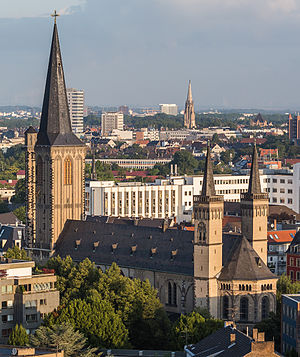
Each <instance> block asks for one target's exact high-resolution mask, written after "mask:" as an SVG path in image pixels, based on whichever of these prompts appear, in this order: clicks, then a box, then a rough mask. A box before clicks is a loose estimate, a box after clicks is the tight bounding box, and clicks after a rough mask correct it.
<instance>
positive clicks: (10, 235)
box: [0, 226, 25, 252]
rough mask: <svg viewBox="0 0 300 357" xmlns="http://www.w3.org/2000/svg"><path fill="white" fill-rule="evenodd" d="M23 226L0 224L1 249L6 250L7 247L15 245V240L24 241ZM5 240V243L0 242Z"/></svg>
mask: <svg viewBox="0 0 300 357" xmlns="http://www.w3.org/2000/svg"><path fill="white" fill-rule="evenodd" d="M24 235H25V227H24V226H17V227H16V226H2V227H1V228H0V242H1V249H0V250H1V251H3V252H6V251H7V249H8V248H12V247H14V246H15V241H16V240H19V241H21V244H22V243H24V238H25V237H24ZM2 241H5V244H4V245H3V244H2Z"/></svg>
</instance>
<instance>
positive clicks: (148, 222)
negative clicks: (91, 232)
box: [86, 216, 172, 228]
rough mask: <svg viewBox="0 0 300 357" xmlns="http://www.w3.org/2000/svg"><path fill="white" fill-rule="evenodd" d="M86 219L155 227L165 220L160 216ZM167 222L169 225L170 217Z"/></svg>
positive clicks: (88, 218) (93, 217)
mask: <svg viewBox="0 0 300 357" xmlns="http://www.w3.org/2000/svg"><path fill="white" fill-rule="evenodd" d="M86 220H87V221H90V222H102V223H115V224H126V225H129V226H132V225H137V226H139V227H157V228H162V227H163V224H164V222H165V220H164V219H161V218H153V219H151V218H142V219H141V218H140V219H132V218H129V217H114V216H88V217H87V219H86ZM167 224H168V226H169V227H170V226H171V224H172V219H168V220H167Z"/></svg>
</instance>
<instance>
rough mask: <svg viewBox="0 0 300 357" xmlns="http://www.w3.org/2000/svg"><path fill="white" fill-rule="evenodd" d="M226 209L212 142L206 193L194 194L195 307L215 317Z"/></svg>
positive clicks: (204, 187)
mask: <svg viewBox="0 0 300 357" xmlns="http://www.w3.org/2000/svg"><path fill="white" fill-rule="evenodd" d="M223 208H224V202H223V197H222V196H217V195H216V190H215V183H214V177H213V167H212V162H211V157H210V145H209V143H208V145H207V154H206V163H205V172H204V176H203V184H202V193H201V195H199V196H194V221H195V236H194V289H195V306H199V307H203V308H207V309H208V310H209V312H210V314H211V315H212V316H214V317H219V299H218V285H217V276H218V274H219V273H220V271H221V269H222V219H223Z"/></svg>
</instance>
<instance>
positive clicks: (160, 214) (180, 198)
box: [85, 164, 300, 222]
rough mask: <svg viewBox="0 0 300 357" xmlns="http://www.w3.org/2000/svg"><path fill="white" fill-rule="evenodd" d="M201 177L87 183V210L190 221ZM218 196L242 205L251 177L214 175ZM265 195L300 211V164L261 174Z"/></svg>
mask: <svg viewBox="0 0 300 357" xmlns="http://www.w3.org/2000/svg"><path fill="white" fill-rule="evenodd" d="M202 180H203V177H202V176H186V177H184V176H173V177H169V178H166V179H159V180H156V181H155V183H147V184H142V183H140V182H122V183H115V182H114V181H90V182H89V181H87V182H86V188H85V193H86V196H85V208H86V214H87V215H95V216H98V215H104V216H107V215H108V216H117V217H118V216H120V217H124V216H125V217H152V218H166V217H176V219H177V221H178V222H183V221H190V220H191V218H192V210H193V195H199V194H200V193H201V190H202ZM214 180H215V186H216V193H217V194H218V195H223V196H224V200H225V201H231V202H239V201H240V194H241V193H243V192H246V191H247V189H248V184H249V175H214ZM260 180H261V186H262V190H263V191H264V192H268V193H269V202H270V203H271V204H279V205H285V206H287V207H289V208H291V209H293V210H294V211H296V212H297V213H299V210H300V187H299V185H298V182H300V164H296V165H294V170H293V172H290V173H289V172H286V173H282V174H278V173H277V174H276V173H275V174H274V173H270V174H262V173H261V175H260Z"/></svg>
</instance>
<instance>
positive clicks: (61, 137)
mask: <svg viewBox="0 0 300 357" xmlns="http://www.w3.org/2000/svg"><path fill="white" fill-rule="evenodd" d="M37 145H59V146H62V145H63V146H69V145H70V146H73V145H76V146H77V145H83V143H82V142H81V141H80V140H79V139H78V138H77V136H76V135H75V134H73V132H72V128H71V120H70V114H69V108H68V101H67V92H66V85H65V78H64V71H63V65H62V58H61V52H60V46H59V39H58V32H57V26H56V23H54V29H53V37H52V45H51V51H50V58H49V65H48V73H47V80H46V87H45V94H44V101H43V109H42V117H41V123H40V130H39V133H38V139H37Z"/></svg>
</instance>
